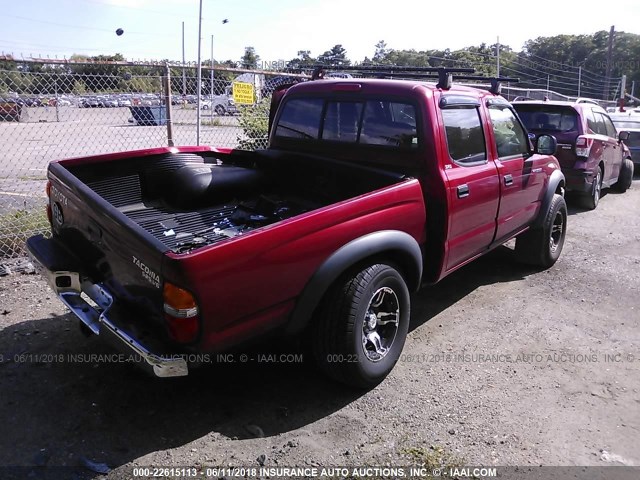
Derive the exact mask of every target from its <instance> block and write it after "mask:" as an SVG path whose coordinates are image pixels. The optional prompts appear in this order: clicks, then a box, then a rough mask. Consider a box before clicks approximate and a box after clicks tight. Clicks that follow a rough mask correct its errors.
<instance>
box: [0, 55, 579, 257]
mask: <svg viewBox="0 0 640 480" xmlns="http://www.w3.org/2000/svg"><path fill="white" fill-rule="evenodd" d="M336 76H339V77H350V76H351V75H344V74H341V75H336ZM354 76H359V75H357V74H354ZM301 77H303V75H296V74H290V73H282V72H277V71H250V70H241V69H235V68H223V67H220V68H219V67H218V66H216V69H215V71H212V70H211V69H210V68H203V70H202V75H201V96H200V110H199V111H198V108H197V107H198V96H197V90H198V88H197V70H196V68H194V67H193V66H189V67H184V66H175V65H172V66H170V67H169V66H167V65H160V64H158V65H137V64H128V63H125V62H120V63H117V62H111V63H103V64H100V63H87V64H78V63H74V64H69V63H66V62H65V63H51V64H43V63H41V62H17V61H6V60H5V61H1V59H0V142H2V145H3V147H4V148H3V154H2V156H0V263H1V261H2V260H3V259H7V258H16V257H20V256H22V255H24V253H25V252H24V241H25V239H26V238H28V237H29V236H31V235H34V234H37V233H45V234H46V233H47V232H48V230H49V224H48V221H47V218H46V214H45V208H44V207H45V202H46V196H45V192H44V190H45V184H46V170H47V165H48V164H49V162H50V161H52V160H59V159H64V158H71V157H78V156H86V155H94V154H102V153H111V152H118V151H125V150H137V149H144V148H153V147H159V146H168V145H169V146H170V145H197V144H201V145H212V146H218V147H232V148H242V149H247V150H254V149H258V148H263V147H265V146H266V143H267V125H268V114H269V104H270V95H271V92H272V91H273V90H274V88H276V87H277V86H279V85H281V84H284V83H293V82H296V81H298V80H301ZM476 86H481V85H476ZM236 87H237V88H238V89H239V90H240V89H242V92H240V91H238V92H235V93H236V94H234V91H233V89H234V88H236ZM502 92H503V95H504V96H505V97H506V98H507V99H509V100H513V99H514V98H516V97H518V96H521V97H529V98H539V99H543V98H545V97H547V98H549V99H552V100H554V99H558V100H575V98H574V97H571V98H570V97H565V96H562V95H559V94H557V93H555V92H552V91H547V90H534V89H520V88H517V87H512V86H509V85H504V86H503V90H502ZM234 98H236V99H242V98H243V99H244V101H243V104H236V103H235V102H234ZM198 118H199V119H200V124H199V128H198Z"/></svg>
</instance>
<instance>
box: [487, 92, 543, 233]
mask: <svg viewBox="0 0 640 480" xmlns="http://www.w3.org/2000/svg"><path fill="white" fill-rule="evenodd" d="M488 111H489V117H490V119H491V125H492V136H493V141H492V142H491V143H492V150H493V151H492V153H493V155H495V158H497V160H496V165H497V167H498V174H499V177H500V191H501V199H500V209H499V210H498V222H497V229H496V240H498V241H500V240H502V239H504V238H506V237H508V236H510V235H511V234H512V233H514V232H516V231H517V230H520V229H522V227H523V226H526V225H528V224H529V223H531V221H532V220H533V219H534V217H535V215H536V213H537V209H538V206H539V202H540V197H541V193H542V187H543V183H544V173H543V172H542V169H535V170H534V169H532V162H533V160H532V159H531V152H530V150H529V140H528V138H527V134H526V133H525V130H524V127H523V126H522V124H521V123H520V121H519V120H518V118H517V117H516V115H515V113H514V112H513V110H512V109H511V107H510V106H509V105H506V104H505V103H502V102H496V103H489V105H488Z"/></svg>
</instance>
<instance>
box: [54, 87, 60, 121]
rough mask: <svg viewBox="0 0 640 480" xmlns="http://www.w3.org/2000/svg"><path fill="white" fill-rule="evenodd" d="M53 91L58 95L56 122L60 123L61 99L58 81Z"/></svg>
mask: <svg viewBox="0 0 640 480" xmlns="http://www.w3.org/2000/svg"><path fill="white" fill-rule="evenodd" d="M53 89H54V92H55V94H56V122H59V121H60V106H59V103H60V98H59V97H58V79H57V78H56V81H55V82H54V83H53Z"/></svg>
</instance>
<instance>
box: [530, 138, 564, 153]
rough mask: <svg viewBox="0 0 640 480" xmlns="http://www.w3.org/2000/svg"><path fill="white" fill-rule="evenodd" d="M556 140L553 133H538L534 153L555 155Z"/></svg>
mask: <svg viewBox="0 0 640 480" xmlns="http://www.w3.org/2000/svg"><path fill="white" fill-rule="evenodd" d="M557 148H558V141H557V140H556V137H554V136H553V135H540V136H539V137H538V140H537V141H536V148H535V150H534V151H535V153H539V154H541V155H555V153H556V149H557Z"/></svg>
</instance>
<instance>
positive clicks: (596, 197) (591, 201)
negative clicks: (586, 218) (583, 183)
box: [583, 166, 602, 210]
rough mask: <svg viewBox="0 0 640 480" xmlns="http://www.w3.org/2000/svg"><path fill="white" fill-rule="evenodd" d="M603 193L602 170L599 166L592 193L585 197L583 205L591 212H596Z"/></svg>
mask: <svg viewBox="0 0 640 480" xmlns="http://www.w3.org/2000/svg"><path fill="white" fill-rule="evenodd" d="M601 193H602V168H600V166H598V168H597V170H596V175H595V177H594V178H593V184H592V185H591V192H590V193H589V194H588V195H587V196H585V197H583V204H584V206H585V207H586V208H588V209H589V210H594V209H595V208H596V207H597V206H598V203H600V194H601Z"/></svg>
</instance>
